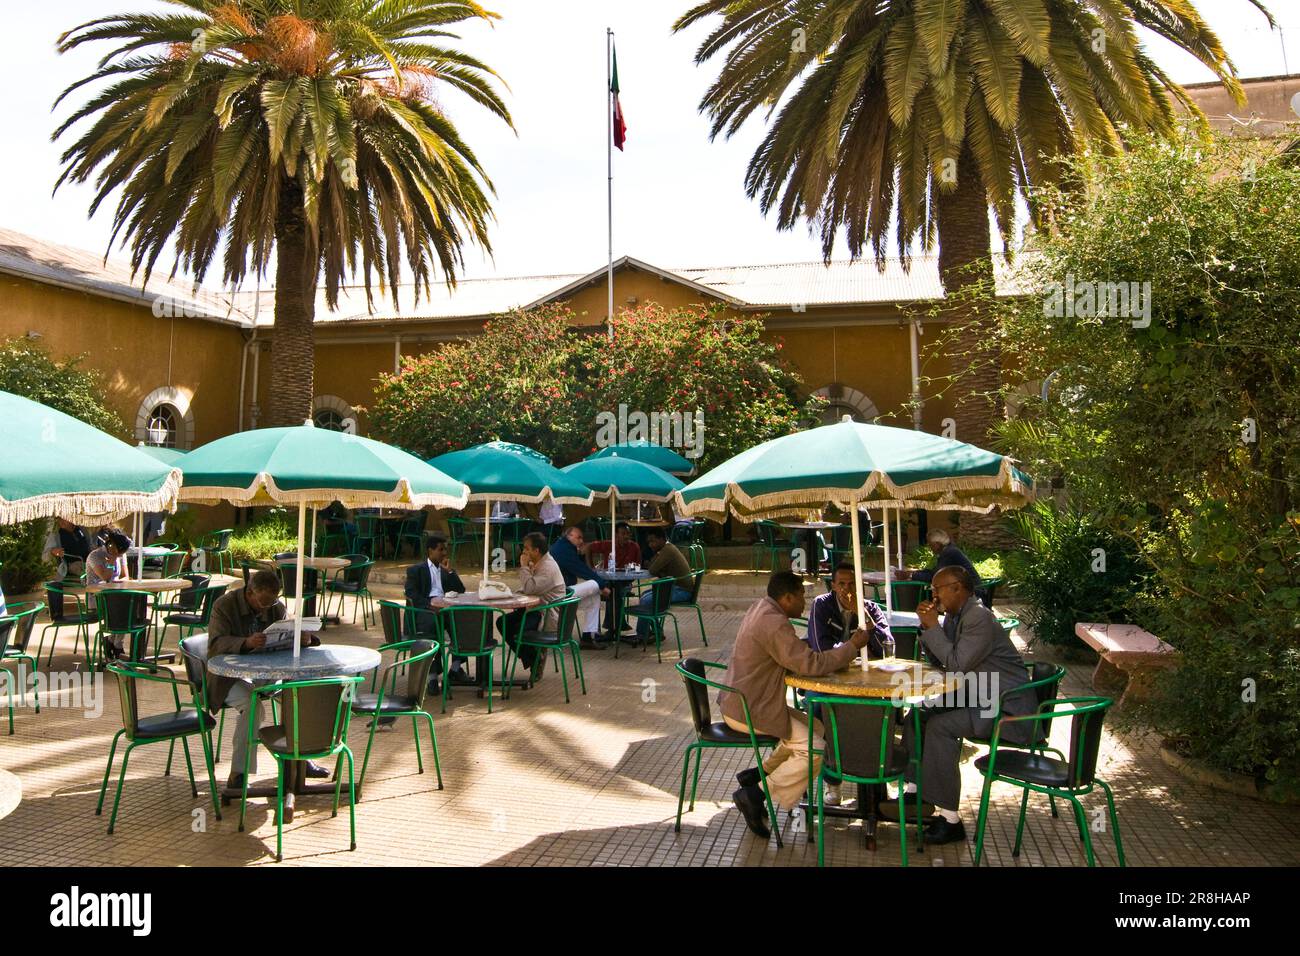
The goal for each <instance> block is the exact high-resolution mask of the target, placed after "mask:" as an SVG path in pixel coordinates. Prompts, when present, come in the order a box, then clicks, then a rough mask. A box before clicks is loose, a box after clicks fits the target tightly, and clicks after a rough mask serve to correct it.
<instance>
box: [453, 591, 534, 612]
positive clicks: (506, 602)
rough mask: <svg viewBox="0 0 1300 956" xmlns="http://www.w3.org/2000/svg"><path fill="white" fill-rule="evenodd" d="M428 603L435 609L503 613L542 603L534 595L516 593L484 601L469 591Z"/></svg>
mask: <svg viewBox="0 0 1300 956" xmlns="http://www.w3.org/2000/svg"><path fill="white" fill-rule="evenodd" d="M429 603H430V604H431V605H432V606H434V607H437V608H443V607H498V608H501V609H502V610H505V611H520V610H524V609H526V608H530V607H537V605H539V604H541V603H542V599H541V598H539V597H538V596H537V595H536V594H520V593H519V592H518V591H516V592H515V593H514V594H512V595H510V597H508V598H497V599H494V600H484V599H482V598H480V597H479V596H478V592H477V591H469V592H467V593H465V594H457V595H456V596H455V597H447V596H446V595H443V596H442V597H434V598H429Z"/></svg>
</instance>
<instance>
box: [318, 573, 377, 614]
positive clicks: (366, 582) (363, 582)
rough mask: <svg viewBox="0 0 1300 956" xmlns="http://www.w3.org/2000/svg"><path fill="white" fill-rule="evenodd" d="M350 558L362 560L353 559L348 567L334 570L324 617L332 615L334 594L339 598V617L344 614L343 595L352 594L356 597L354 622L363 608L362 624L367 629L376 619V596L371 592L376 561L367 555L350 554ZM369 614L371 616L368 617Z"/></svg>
mask: <svg viewBox="0 0 1300 956" xmlns="http://www.w3.org/2000/svg"><path fill="white" fill-rule="evenodd" d="M347 557H348V558H349V560H351V559H354V558H358V557H359V558H360V559H361V560H360V561H356V560H353V563H352V564H351V565H349V566H348V567H346V568H339V569H338V570H337V571H335V572H334V580H333V581H330V582H329V583H328V584H326V585H325V607H324V609H323V610H322V611H321V615H322V616H323V617H329V616H330V601H331V599H332V598H333V597H334V595H336V594H337V595H338V599H339V607H338V612H339V617H342V616H343V596H344V595H345V594H350V595H352V597H353V598H354V599H355V600H354V602H353V604H352V623H353V624H355V623H357V609H358V608H360V609H361V626H362V628H364V629H365V630H367V631H368V630H370V625H371V624H372V623H374V620H375V596H374V595H373V594H371V593H370V572H371V571H372V570H374V567H375V562H373V561H371V560H370V559H369V558H367V557H365V555H348V556H347ZM367 614H369V618H367Z"/></svg>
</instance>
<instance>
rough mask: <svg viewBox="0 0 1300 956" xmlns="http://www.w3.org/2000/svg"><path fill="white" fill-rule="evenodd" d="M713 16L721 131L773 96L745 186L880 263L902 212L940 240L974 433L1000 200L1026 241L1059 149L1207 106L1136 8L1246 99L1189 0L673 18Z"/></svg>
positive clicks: (975, 439) (986, 362)
mask: <svg viewBox="0 0 1300 956" xmlns="http://www.w3.org/2000/svg"><path fill="white" fill-rule="evenodd" d="M1248 2H1250V3H1252V4H1253V5H1254V6H1256V7H1257V8H1258V9H1260V10H1261V11H1262V12H1263V13H1264V14H1265V16H1266V17H1268V19H1269V22H1270V23H1272V17H1271V16H1269V15H1268V12H1267V11H1266V10H1264V7H1263V6H1262V5H1261V2H1260V0H1248ZM714 16H718V17H721V22H720V23H717V24H716V26H715V28H714V30H713V32H712V33H711V34H710V35H709V36H708V38H707V39H706V40H705V41H704V42H703V44H702V45H701V46H700V48H699V50H698V52H697V54H696V58H695V59H696V63H704V62H705V61H707V60H709V59H711V58H712V57H714V56H715V55H717V54H719V53H722V52H723V51H726V54H725V61H724V63H723V65H722V68H721V70H720V71H719V74H718V77H717V79H716V80H715V81H714V82H713V84H712V85H711V86H710V88H709V90H708V92H707V93H706V94H705V96H704V99H703V101H702V103H701V104H700V108H701V110H702V111H703V112H705V113H707V114H708V115H709V117H710V119H711V120H712V133H711V135H712V136H713V137H716V136H717V135H718V134H719V133H724V132H725V134H726V135H727V136H731V135H732V134H733V133H735V132H736V131H737V130H738V129H739V128H740V127H741V126H742V125H743V124H744V122H745V121H746V120H747V119H748V118H749V117H750V116H751V115H752V114H753V113H754V112H755V111H757V110H759V109H760V108H762V109H763V110H764V112H765V115H766V117H767V118H768V119H769V120H770V129H769V130H768V132H767V135H766V137H765V138H764V139H763V141H762V143H761V144H760V146H759V147H758V149H757V150H756V151H755V153H754V155H753V158H752V159H751V160H750V162H749V168H748V170H747V173H746V177H745V187H746V192H747V193H748V195H749V196H750V197H751V198H755V197H757V199H758V200H759V204H760V206H761V208H762V210H763V212H764V213H765V214H766V213H768V212H772V211H775V212H776V218H777V227H778V228H779V229H790V228H792V227H793V226H794V225H795V224H796V223H797V222H799V221H800V220H807V221H808V222H809V224H810V228H811V227H814V226H815V227H816V228H818V229H820V233H821V241H822V253H823V255H824V256H825V258H826V259H827V260H828V261H829V260H830V258H831V253H832V250H833V248H834V245H835V242H836V239H837V237H838V235H839V233H840V232H841V231H843V233H844V237H845V239H846V240H847V244H848V249H849V254H850V255H851V256H852V257H853V258H854V259H857V258H858V257H860V256H861V255H862V254H863V253H864V251H865V250H866V249H867V248H868V246H869V247H870V248H871V251H872V252H873V253H874V255H875V258H876V260H877V262H878V263H879V264H881V265H882V266H883V263H884V259H885V257H886V255H887V251H888V248H889V239H890V231H891V229H892V230H893V232H894V237H895V240H896V243H897V250H898V254H899V256H900V258H902V259H903V261H904V263H907V261H908V255H909V251H910V250H911V249H912V248H914V247H915V246H916V245H917V244H918V242H919V245H920V247H921V248H922V249H924V250H925V251H926V252H929V251H931V250H932V249H933V247H934V243H935V241H936V240H937V241H938V254H939V275H940V278H941V280H942V282H943V287H944V290H945V293H946V295H945V300H946V305H945V311H946V314H947V318H949V319H950V320H952V321H954V322H956V323H957V327H956V329H955V333H956V334H955V338H956V341H955V348H954V352H955V353H956V355H957V356H960V359H961V361H962V362H966V363H969V367H968V368H966V369H964V370H963V371H964V373H965V374H964V376H963V378H964V382H963V386H962V391H961V394H959V395H957V396H956V407H955V414H954V418H955V420H956V423H957V437H958V438H960V439H962V440H963V441H968V442H971V443H973V444H977V445H985V446H986V447H987V443H988V442H989V439H990V433H991V431H992V428H993V426H994V424H995V423H996V421H997V420H998V419H999V418H1001V417H1002V414H1003V412H1002V402H1001V397H1000V394H999V389H1000V388H1001V384H1002V383H1001V368H1000V363H999V355H998V350H997V347H996V344H995V342H996V339H995V337H994V336H993V335H992V334H991V330H990V329H988V328H986V327H985V325H984V322H983V321H982V320H981V315H980V309H979V306H978V303H979V298H978V296H977V295H972V294H971V292H972V290H974V289H981V288H982V289H988V288H990V287H991V285H992V279H993V261H992V233H991V229H990V225H989V210H990V208H991V209H992V212H993V220H994V222H995V223H996V225H997V229H998V231H999V233H1001V238H1002V241H1003V244H1004V248H1005V249H1008V250H1009V249H1010V248H1011V247H1012V230H1013V228H1014V225H1015V213H1016V206H1017V200H1023V201H1024V202H1025V203H1026V204H1027V206H1028V209H1029V212H1030V216H1031V219H1032V220H1033V221H1034V223H1035V224H1036V225H1038V224H1041V221H1042V218H1043V215H1044V210H1043V209H1042V208H1041V204H1040V203H1039V202H1037V199H1038V195H1039V194H1038V189H1039V187H1042V186H1046V185H1049V184H1056V183H1058V182H1059V180H1060V178H1061V173H1062V170H1061V166H1060V165H1058V163H1056V162H1054V161H1053V157H1057V156H1061V155H1063V154H1070V153H1079V152H1081V151H1083V150H1086V149H1089V148H1092V149H1101V150H1105V151H1107V152H1112V151H1115V150H1118V149H1120V148H1122V145H1123V141H1124V137H1125V135H1126V133H1127V131H1129V130H1154V131H1156V132H1157V133H1159V134H1165V135H1168V134H1171V133H1172V132H1173V131H1174V129H1175V127H1176V125H1177V123H1178V113H1177V111H1176V108H1175V105H1174V103H1175V101H1176V102H1177V103H1180V104H1182V106H1183V107H1184V108H1185V109H1186V110H1187V111H1188V112H1189V113H1190V114H1191V115H1192V116H1193V117H1195V118H1196V119H1197V120H1198V121H1199V122H1201V123H1204V122H1205V119H1204V116H1203V115H1202V114H1201V112H1200V110H1198V109H1197V107H1196V105H1195V104H1194V103H1193V102H1192V101H1191V99H1190V98H1189V97H1188V95H1187V93H1186V92H1185V91H1184V90H1183V89H1182V88H1180V87H1179V86H1178V85H1177V84H1176V83H1174V82H1173V81H1172V80H1171V79H1170V78H1169V77H1168V76H1167V75H1166V74H1165V73H1164V71H1162V70H1161V69H1160V68H1159V67H1158V66H1157V65H1156V64H1155V62H1154V61H1153V60H1152V59H1151V58H1150V56H1149V55H1148V54H1147V53H1146V51H1145V50H1144V49H1143V47H1142V45H1141V43H1140V42H1139V39H1138V36H1137V31H1136V29H1135V28H1136V27H1137V26H1139V25H1140V26H1143V27H1146V28H1148V29H1149V30H1151V31H1153V32H1154V33H1156V34H1158V35H1160V36H1162V37H1164V38H1165V39H1167V40H1169V41H1171V42H1172V43H1174V44H1176V45H1177V46H1179V47H1181V48H1182V49H1184V50H1186V51H1187V52H1189V53H1191V54H1192V55H1193V56H1195V57H1196V58H1197V59H1198V60H1200V61H1201V62H1202V63H1204V64H1205V65H1206V66H1207V67H1209V68H1210V69H1211V70H1212V71H1213V72H1214V74H1215V76H1217V77H1218V78H1219V80H1220V81H1221V82H1222V83H1223V85H1224V86H1225V87H1226V88H1227V89H1228V90H1229V91H1230V92H1231V93H1232V94H1233V96H1234V97H1235V98H1236V99H1237V100H1238V102H1244V98H1243V95H1242V92H1241V88H1240V86H1239V85H1238V83H1237V81H1236V78H1235V70H1234V68H1233V65H1232V63H1231V61H1230V60H1229V59H1228V56H1227V54H1226V53H1225V52H1224V50H1223V48H1222V46H1221V44H1220V43H1219V40H1218V38H1217V37H1216V36H1215V35H1214V33H1213V32H1212V31H1211V30H1210V29H1209V27H1208V26H1207V25H1206V24H1205V22H1204V21H1203V20H1202V19H1201V17H1200V15H1199V14H1198V13H1197V12H1196V9H1195V8H1194V6H1193V5H1192V2H1191V0H705V2H702V3H699V4H698V5H697V6H695V7H694V8H693V9H691V10H690V11H689V12H687V13H686V14H684V15H683V16H682V17H681V19H679V20H678V21H677V23H676V24H675V27H674V29H676V30H683V29H685V28H687V27H690V26H692V25H693V24H696V23H699V22H701V21H704V20H706V19H709V18H712V17H714ZM792 88H793V91H791V90H792ZM773 114H775V119H772V116H773ZM963 290H965V291H964V292H963ZM972 517H973V516H967V517H966V518H963V524H964V527H965V529H966V530H967V537H968V538H970V537H974V538H976V539H977V540H980V543H995V542H996V540H997V539H998V538H999V534H998V531H997V528H996V525H995V524H994V521H993V519H987V518H986V519H983V520H979V519H978V518H977V519H976V520H971V518H972ZM981 539H982V540H981Z"/></svg>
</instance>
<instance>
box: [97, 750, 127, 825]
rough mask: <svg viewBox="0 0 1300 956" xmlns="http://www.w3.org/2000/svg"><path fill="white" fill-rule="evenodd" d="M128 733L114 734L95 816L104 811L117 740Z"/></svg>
mask: <svg viewBox="0 0 1300 956" xmlns="http://www.w3.org/2000/svg"><path fill="white" fill-rule="evenodd" d="M124 733H126V731H125V730H119V731H118V732H117V733H115V734H114V735H113V745H112V746H111V747H109V749H108V766H106V767H105V768H104V782H103V783H102V784H101V785H100V787H99V803H98V804H96V805H95V816H99V815H100V814H101V813H103V812H104V794H105V793H107V792H108V775H109V774H110V773H112V771H113V757H114V756H115V755H116V754H117V742H118V740H119V739H120V738H121V736H122V735H123V734H124Z"/></svg>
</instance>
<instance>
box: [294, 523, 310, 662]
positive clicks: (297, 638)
mask: <svg viewBox="0 0 1300 956" xmlns="http://www.w3.org/2000/svg"><path fill="white" fill-rule="evenodd" d="M306 537H307V502H306V501H300V502H298V560H297V561H296V562H295V564H296V565H297V567H296V568H295V569H294V575H295V577H296V581H297V586H296V587H295V588H294V592H293V593H294V594H296V595H298V598H297V600H296V601H295V602H294V603H295V604H296V605H297V613H296V614H295V615H294V619H293V659H294V660H295V661H296V660H298V658H299V656H300V655H301V653H302V611H303V607H304V606H305V604H304V602H303V599H302V566H303V554H302V552H303V546H304V544H305V543H306Z"/></svg>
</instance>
